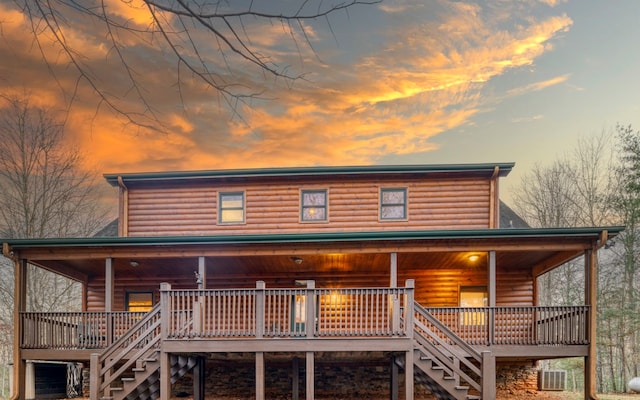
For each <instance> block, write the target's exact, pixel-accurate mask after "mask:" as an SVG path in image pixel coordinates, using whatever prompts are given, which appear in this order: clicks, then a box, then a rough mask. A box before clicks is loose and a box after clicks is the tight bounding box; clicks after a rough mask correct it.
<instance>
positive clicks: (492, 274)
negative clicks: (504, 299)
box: [487, 250, 496, 307]
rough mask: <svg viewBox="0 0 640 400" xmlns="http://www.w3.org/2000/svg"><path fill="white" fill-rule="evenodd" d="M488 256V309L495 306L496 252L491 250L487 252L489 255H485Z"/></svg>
mask: <svg viewBox="0 0 640 400" xmlns="http://www.w3.org/2000/svg"><path fill="white" fill-rule="evenodd" d="M487 256H488V261H489V265H488V267H489V268H488V269H489V271H488V272H489V276H488V282H489V286H488V287H487V292H488V293H487V296H488V297H489V298H488V301H489V304H488V306H489V307H495V306H496V251H495V250H491V251H489V253H488V254H487Z"/></svg>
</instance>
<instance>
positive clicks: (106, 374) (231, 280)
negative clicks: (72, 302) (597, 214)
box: [3, 163, 622, 400]
mask: <svg viewBox="0 0 640 400" xmlns="http://www.w3.org/2000/svg"><path fill="white" fill-rule="evenodd" d="M512 167H513V164H512V163H498V164H462V165H403V166H365V167H310V168H273V169H244V170H217V171H192V172H161V173H128V174H107V175H105V178H106V180H107V182H108V183H110V184H111V185H113V186H114V187H117V188H118V190H119V216H118V235H117V237H91V238H68V239H23V240H19V239H15V240H6V241H5V243H4V244H3V253H4V255H5V256H6V257H9V258H11V259H12V260H13V262H14V263H15V290H16V292H15V293H16V296H15V298H16V302H15V314H14V315H15V326H16V327H17V331H16V335H15V339H14V341H15V344H14V367H13V368H14V378H15V384H14V391H13V398H14V399H30V398H33V397H34V395H33V389H32V385H33V382H32V381H33V376H31V375H32V373H31V372H30V371H29V363H28V362H27V361H28V360H45V361H74V362H81V363H83V365H84V366H85V370H86V371H87V373H86V374H85V376H86V377H87V379H88V381H89V385H88V389H87V391H88V395H89V396H90V398H91V399H93V400H97V399H155V398H160V399H163V400H165V399H169V398H170V397H173V396H190V397H192V398H194V399H204V398H216V399H225V398H229V399H231V398H234V399H237V398H255V399H260V400H262V399H265V398H269V399H278V398H289V399H298V398H300V397H303V398H306V399H314V398H318V399H320V398H326V399H329V398H331V399H353V398H356V397H360V398H369V399H376V398H380V399H399V398H404V399H414V398H438V399H494V398H495V397H496V393H497V391H498V390H500V389H504V388H502V387H499V385H498V383H499V382H503V383H504V382H505V381H508V379H506V378H505V376H506V375H508V374H513V371H514V370H521V369H522V368H524V369H525V371H526V372H525V374H528V375H531V374H535V362H536V361H537V360H541V359H550V358H559V357H583V358H584V360H585V377H586V385H585V386H586V389H585V398H593V397H595V379H594V374H595V343H594V340H593V338H594V331H595V317H594V316H595V307H596V300H595V295H596V289H595V277H596V268H597V266H596V250H597V249H598V248H599V247H600V246H602V245H604V244H605V243H606V242H607V241H608V240H610V239H611V238H613V237H615V236H616V235H617V234H618V233H619V232H620V231H621V230H622V227H593V228H577V229H532V228H518V227H511V225H512V224H508V226H509V227H505V224H503V226H502V227H501V226H500V220H501V217H500V211H501V202H500V200H499V193H498V186H499V185H498V184H499V179H500V178H501V177H504V176H506V175H507V174H508V173H509V172H510V171H511V169H512ZM502 208H503V209H504V206H503V207H502ZM577 257H584V260H585V262H584V264H585V276H586V278H585V282H584V287H585V296H584V297H585V298H584V303H583V304H576V305H573V306H545V307H542V306H538V304H537V297H536V279H537V278H538V277H539V276H540V275H541V274H543V273H545V272H547V271H549V270H551V269H553V268H556V267H558V266H560V265H562V264H563V263H565V262H566V261H568V260H571V259H574V258H577ZM29 264H31V265H34V266H37V267H40V268H44V269H46V270H49V271H52V272H54V273H56V274H61V275H64V276H66V277H69V278H71V279H74V280H77V281H78V282H80V283H81V284H82V287H83V292H82V310H83V311H82V312H54V313H45V312H35V311H32V310H27V309H26V304H27V302H26V295H27V294H26V281H27V280H28V276H27V271H28V269H27V265H29ZM518 379H521V377H519V378H518ZM534 379H535V377H534Z"/></svg>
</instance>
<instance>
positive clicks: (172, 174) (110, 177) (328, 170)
mask: <svg viewBox="0 0 640 400" xmlns="http://www.w3.org/2000/svg"><path fill="white" fill-rule="evenodd" d="M514 165H515V164H514V163H487V164H427V165H366V166H346V167H326V166H324V167H294V168H256V169H228V170H205V171H168V172H136V173H124V174H117V173H110V174H105V175H104V178H105V179H106V180H107V182H109V183H110V184H111V185H113V186H118V185H122V184H124V185H130V184H145V183H146V184H150V183H160V182H164V183H168V182H190V181H202V180H205V181H230V180H231V181H238V180H251V179H274V178H275V179H286V180H291V179H300V178H318V177H326V176H332V177H336V176H343V177H344V176H353V177H356V176H365V175H366V176H370V175H378V176H392V175H397V174H432V175H434V174H456V175H465V174H466V175H469V176H477V175H478V174H481V175H486V176H487V177H494V176H495V175H496V174H497V176H500V177H503V176H507V175H508V174H509V172H511V169H512V168H513V166H514Z"/></svg>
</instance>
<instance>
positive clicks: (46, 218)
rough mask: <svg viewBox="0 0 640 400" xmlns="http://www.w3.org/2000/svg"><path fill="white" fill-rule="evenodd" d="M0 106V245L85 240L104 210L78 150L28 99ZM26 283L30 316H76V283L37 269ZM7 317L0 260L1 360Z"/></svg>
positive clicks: (7, 285)
mask: <svg viewBox="0 0 640 400" xmlns="http://www.w3.org/2000/svg"><path fill="white" fill-rule="evenodd" d="M0 99H1V101H2V103H1V106H0V143H2V145H1V146H0V188H1V189H2V190H0V238H47V237H77V236H87V235H89V234H91V233H92V232H94V231H95V230H96V229H97V228H99V227H100V226H102V225H103V224H104V223H105V220H106V219H105V217H106V216H107V214H106V211H107V208H106V207H105V206H101V202H100V192H99V190H98V189H97V187H96V186H95V175H94V174H93V173H91V172H87V171H86V170H83V169H82V168H81V162H82V157H81V154H80V153H79V151H78V150H76V149H73V148H72V147H70V146H68V145H66V144H65V143H64V141H63V132H64V125H63V123H62V122H61V120H60V119H59V118H56V117H55V116H54V115H53V113H52V112H51V111H49V110H46V109H43V108H39V107H36V106H33V105H32V104H31V103H30V99H29V98H12V97H0ZM28 276H29V279H28V282H27V286H28V292H27V299H28V309H29V311H58V310H65V311H68V310H74V309H75V310H77V309H78V306H79V304H80V303H79V300H80V286H79V285H78V284H77V283H75V282H72V281H70V280H68V279H66V278H63V277H60V276H58V275H54V274H51V273H49V272H47V271H43V270H41V269H39V268H36V267H34V266H29V270H28ZM12 310H13V264H12V263H11V262H9V260H7V259H5V258H2V260H0V346H4V347H3V348H0V356H1V357H2V358H4V357H5V356H6V357H9V354H10V352H11V345H10V343H11V340H12V337H13V318H12ZM7 346H8V347H7ZM0 361H6V360H0ZM1 392H2V389H0V393H1Z"/></svg>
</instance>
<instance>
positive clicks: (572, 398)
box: [496, 392, 640, 400]
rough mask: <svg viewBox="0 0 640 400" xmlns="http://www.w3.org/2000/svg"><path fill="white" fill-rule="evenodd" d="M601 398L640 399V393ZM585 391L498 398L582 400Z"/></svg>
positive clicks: (503, 395) (611, 395)
mask: <svg viewBox="0 0 640 400" xmlns="http://www.w3.org/2000/svg"><path fill="white" fill-rule="evenodd" d="M598 397H599V399H600V400H640V394H600V395H598ZM582 399H584V394H583V393H572V392H533V393H528V392H522V393H510V394H502V395H499V396H498V397H497V399H496V400H582Z"/></svg>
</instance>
